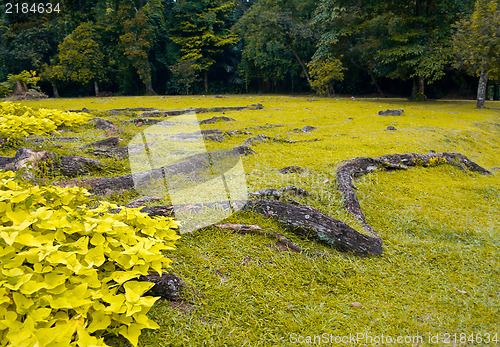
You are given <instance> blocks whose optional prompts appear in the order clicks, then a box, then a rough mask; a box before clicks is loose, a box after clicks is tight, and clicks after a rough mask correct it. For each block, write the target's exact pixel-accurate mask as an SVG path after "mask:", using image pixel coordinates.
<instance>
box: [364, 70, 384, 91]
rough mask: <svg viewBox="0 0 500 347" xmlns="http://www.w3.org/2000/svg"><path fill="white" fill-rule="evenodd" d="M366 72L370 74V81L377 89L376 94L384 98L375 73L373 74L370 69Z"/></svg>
mask: <svg viewBox="0 0 500 347" xmlns="http://www.w3.org/2000/svg"><path fill="white" fill-rule="evenodd" d="M368 73H369V74H370V78H371V79H372V83H373V84H374V85H375V87H376V88H377V91H378V94H379V95H380V97H381V98H385V95H384V92H383V91H382V89H381V88H380V86H379V84H378V82H377V77H375V75H374V74H373V72H372V71H371V70H368Z"/></svg>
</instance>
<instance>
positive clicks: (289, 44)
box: [287, 39, 312, 89]
mask: <svg viewBox="0 0 500 347" xmlns="http://www.w3.org/2000/svg"><path fill="white" fill-rule="evenodd" d="M287 43H288V47H289V48H290V50H291V51H292V53H293V55H294V56H295V58H296V59H297V61H298V62H299V64H300V66H301V67H302V71H303V72H304V75H305V76H306V80H307V84H309V87H310V88H311V89H312V87H311V78H310V76H309V72H308V71H307V68H306V66H305V64H304V62H303V61H302V59H300V57H299V55H298V54H297V51H296V50H295V47H294V46H293V42H292V41H291V39H289V40H287Z"/></svg>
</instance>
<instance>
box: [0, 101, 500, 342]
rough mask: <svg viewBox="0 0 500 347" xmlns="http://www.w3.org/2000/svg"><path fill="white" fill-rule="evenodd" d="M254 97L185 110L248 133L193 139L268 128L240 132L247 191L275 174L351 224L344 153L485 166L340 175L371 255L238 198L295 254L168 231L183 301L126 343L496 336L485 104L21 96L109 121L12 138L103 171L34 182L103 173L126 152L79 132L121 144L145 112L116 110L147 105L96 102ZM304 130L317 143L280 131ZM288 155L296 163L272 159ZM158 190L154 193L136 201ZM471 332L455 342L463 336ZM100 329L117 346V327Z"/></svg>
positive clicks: (120, 163) (120, 168)
mask: <svg viewBox="0 0 500 347" xmlns="http://www.w3.org/2000/svg"><path fill="white" fill-rule="evenodd" d="M258 103H260V104H262V105H263V108H262V109H259V110H252V109H247V110H242V111H227V112H225V114H224V115H223V114H221V113H213V112H208V113H200V114H198V119H199V120H205V119H210V118H212V117H214V116H216V117H220V116H225V117H229V118H232V119H234V120H235V121H231V122H216V123H214V124H206V125H202V126H201V127H202V129H203V130H214V129H219V130H222V131H233V130H240V131H246V132H249V133H251V134H245V133H238V134H234V135H232V136H227V135H225V136H224V140H221V141H220V142H218V141H208V140H207V141H206V146H207V148H208V149H209V150H213V151H215V150H220V149H232V148H235V147H237V146H240V145H241V144H242V143H243V142H244V141H245V140H247V139H249V138H252V137H255V136H258V135H265V136H268V137H270V138H272V139H275V140H271V141H262V142H255V143H254V144H252V145H251V146H250V147H251V148H252V150H254V151H255V154H253V155H248V156H243V157H242V160H243V164H244V166H245V171H246V178H247V184H248V190H249V191H251V192H253V191H257V190H261V189H267V188H280V187H285V186H290V185H294V186H297V187H299V188H303V189H306V190H307V191H308V192H309V193H310V196H299V197H296V196H293V199H294V200H296V201H297V202H298V203H300V204H304V205H308V206H311V207H314V208H316V209H318V210H319V211H321V212H323V213H325V214H326V215H328V216H331V217H333V218H336V219H338V220H341V221H343V222H345V223H346V224H348V225H350V226H351V227H353V228H355V229H356V230H358V231H360V232H363V228H362V224H361V223H360V221H358V220H357V219H356V218H354V217H353V216H352V215H350V214H349V213H347V212H346V211H345V210H344V209H343V201H342V196H341V194H340V193H339V192H338V190H337V187H336V185H335V174H336V171H337V168H338V167H339V164H340V162H342V161H344V160H347V159H351V158H356V157H377V156H383V155H387V154H393V153H408V152H414V153H429V152H430V151H434V152H438V153H439V152H453V153H461V154H463V155H466V156H467V157H468V158H469V159H470V160H472V161H474V162H475V163H477V164H479V165H481V166H482V167H484V168H486V169H488V170H489V171H491V173H492V174H491V175H481V174H479V173H475V172H471V171H468V170H461V169H460V168H458V167H455V166H450V165H440V164H442V163H439V162H436V163H435V164H436V165H435V166H433V165H432V166H428V167H414V168H411V169H408V170H397V171H389V172H385V171H380V172H373V173H370V174H368V175H364V176H362V177H361V178H359V179H357V180H354V184H355V185H356V187H357V188H358V190H357V195H358V199H359V200H360V205H361V209H362V210H363V213H364V215H365V217H366V220H367V222H368V224H370V225H371V226H372V227H373V229H374V230H375V231H376V232H377V233H378V234H380V235H381V237H382V240H383V247H384V253H383V254H382V255H380V256H376V257H359V256H355V255H352V254H350V253H345V252H339V251H338V250H336V249H333V248H331V247H329V246H327V245H324V244H322V243H319V242H317V241H316V240H313V239H311V238H307V237H301V236H299V235H296V234H295V233H294V232H293V231H292V230H287V229H283V228H282V227H281V226H280V225H279V224H278V223H277V222H276V221H274V220H272V219H268V218H264V217H262V216H260V215H256V214H254V213H251V212H247V211H244V212H238V213H236V214H235V215H233V216H231V217H230V218H228V219H227V220H225V221H224V222H225V223H239V224H251V225H259V226H260V227H262V228H263V229H264V230H266V231H269V232H276V233H280V234H282V235H284V236H286V237H287V238H288V239H289V240H291V241H293V242H294V243H295V244H297V245H299V246H300V247H301V248H302V249H303V250H304V252H302V253H299V252H291V251H290V250H289V249H287V248H286V247H283V246H282V244H280V243H276V240H275V239H273V238H272V237H269V236H266V235H260V234H254V233H245V234H241V233H238V232H234V231H229V230H226V229H221V228H218V227H216V226H211V227H206V228H203V229H201V230H198V231H196V232H194V234H192V235H191V234H183V235H182V237H181V239H180V240H178V241H177V242H176V246H177V248H176V249H175V250H171V251H169V252H168V253H167V255H168V257H169V258H170V259H171V260H172V266H173V270H172V271H173V272H175V273H176V274H177V275H179V276H180V277H182V278H183V279H184V280H185V282H186V291H185V293H184V300H182V301H174V302H171V301H166V300H160V301H157V302H156V303H155V304H154V306H153V307H152V308H151V310H150V312H149V314H148V316H149V317H150V319H152V320H153V321H155V322H156V324H158V326H159V329H154V330H144V331H143V333H142V335H141V336H140V338H139V345H140V346H172V345H174V346H175V345H178V346H185V345H215V346H219V345H242V346H245V345H246V346H272V345H283V346H286V345H296V342H299V341H305V339H306V338H307V336H320V335H321V334H325V333H326V334H331V335H332V336H348V335H349V334H353V335H356V334H363V335H356V336H359V337H360V339H359V340H358V341H356V343H353V345H356V344H357V345H362V344H363V343H364V344H365V345H371V344H374V343H373V341H372V343H370V340H369V338H370V337H371V338H375V337H377V336H381V335H384V336H392V337H395V336H411V337H414V338H415V339H416V340H414V341H412V342H411V343H408V344H407V345H411V344H412V343H420V344H423V345H426V344H429V341H430V340H429V339H430V338H432V337H435V336H436V334H440V335H439V339H440V340H439V342H440V343H441V344H444V343H445V340H444V339H445V338H446V336H447V335H446V334H449V336H453V334H457V335H456V336H457V338H458V339H460V338H461V335H460V334H467V337H468V338H469V337H470V336H471V334H481V336H483V337H485V336H487V334H490V335H489V336H490V339H492V338H493V337H494V336H497V338H500V336H498V335H495V334H500V331H499V325H498V322H499V321H500V304H499V302H500V300H499V299H500V284H499V283H500V273H499V272H500V271H499V269H500V257H499V252H498V248H499V246H500V223H499V221H498V218H497V216H498V215H499V214H500V203H499V198H500V195H499V193H500V178H499V175H498V167H500V156H499V135H500V125H499V123H500V105H499V104H498V103H495V102H492V103H490V104H489V108H488V109H482V110H478V109H475V108H474V107H475V105H474V104H473V103H472V102H468V101H432V102H422V103H417V102H407V101H405V100H401V99H357V100H353V99H350V98H339V99H332V98H318V97H310V96H308V97H305V96H304V97H303V96H300V97H285V96H225V97H223V98H214V97H213V96H197V97H160V96H157V97H111V98H99V99H98V98H82V99H71V100H69V99H58V100H42V101H26V102H23V105H26V106H29V107H47V108H55V109H59V110H82V109H83V108H86V109H89V110H92V111H91V112H92V117H97V118H100V119H103V120H107V121H111V122H113V123H114V125H115V126H116V127H115V128H108V129H99V128H96V126H95V124H93V123H92V122H91V123H88V124H85V125H82V126H80V127H68V128H64V129H62V130H59V134H58V135H55V137H53V139H52V140H51V141H46V142H36V141H33V140H32V139H31V137H30V138H27V139H23V140H22V142H21V143H20V144H19V145H18V146H25V147H29V148H31V149H33V150H48V151H49V150H50V151H53V152H57V153H58V154H59V155H61V156H63V155H79V156H85V157H88V158H91V159H96V160H99V161H101V163H102V164H103V167H102V169H100V170H97V171H89V172H87V173H83V174H81V175H78V176H77V177H76V179H75V177H72V178H71V181H70V177H65V176H61V175H52V176H44V180H40V181H39V182H38V183H40V184H42V185H48V184H61V183H63V182H64V184H69V183H71V182H73V184H78V181H79V180H85V179H89V178H95V177H118V176H122V175H126V174H127V173H130V168H129V165H128V160H127V158H126V156H124V157H122V156H118V155H111V156H106V157H103V156H102V154H101V155H100V154H99V151H97V152H96V151H93V150H92V149H91V147H85V145H88V144H90V143H91V142H94V141H96V140H102V139H105V138H107V137H110V136H116V137H119V138H120V139H122V140H123V141H120V146H125V145H126V144H127V142H128V141H130V139H132V138H133V136H135V135H136V134H138V133H140V132H141V131H142V130H143V129H144V128H145V127H146V126H147V124H142V125H141V124H139V123H133V122H129V121H130V120H131V119H133V118H138V117H140V118H147V117H143V116H142V115H140V113H141V112H134V111H123V112H117V113H106V112H104V111H106V110H110V109H125V108H135V107H144V108H153V109H158V110H178V109H184V108H188V107H204V108H212V107H230V106H247V105H251V104H258ZM387 109H403V110H404V112H403V114H402V115H400V116H380V115H378V113H379V111H384V110H387ZM149 118H154V117H149ZM162 119H163V118H162ZM276 125H279V126H276ZM306 126H310V127H314V128H316V129H310V128H309V129H308V128H304V127H306ZM302 129H305V130H302ZM390 129H392V130H390ZM50 136H52V135H50ZM37 137H38V136H37ZM64 138H68V139H69V138H71V139H72V140H71V141H65V139H64ZM261 139H262V137H261ZM316 139H318V140H319V141H313V142H295V143H292V142H286V141H282V140H290V141H308V140H311V141H312V140H316ZM18 146H17V147H18ZM17 147H4V148H2V154H1V155H2V156H5V157H12V156H13V155H14V153H15V152H16V149H17ZM289 166H296V167H300V168H303V170H297V171H296V172H290V173H280V172H279V171H278V170H280V169H283V168H285V167H289ZM138 197H140V196H139V195H138V194H137V193H136V192H134V191H132V190H129V191H124V192H120V191H113V192H104V193H103V194H102V195H101V196H100V199H101V200H107V201H109V202H111V203H115V204H119V205H125V204H127V203H129V202H130V201H132V200H135V199H136V198H138ZM167 203H168V202H166V201H162V200H160V201H156V202H149V203H147V205H149V206H153V205H155V204H158V205H165V204H167ZM3 242H5V241H3ZM321 336H324V335H321ZM477 336H478V335H474V337H473V339H469V340H466V341H463V340H462V341H460V340H459V341H458V342H457V344H458V343H460V344H461V345H476V344H477V343H476V342H477V340H476V337H477ZM301 338H302V339H301ZM418 338H421V340H418ZM451 339H452V338H451ZM107 342H108V343H109V344H111V345H117V346H119V345H122V344H123V341H122V340H116V339H115V340H109V341H107ZM452 342H453V340H452ZM492 343H493V344H497V343H498V342H494V341H491V342H490V345H491V344H492ZM382 345H384V344H383V343H382Z"/></svg>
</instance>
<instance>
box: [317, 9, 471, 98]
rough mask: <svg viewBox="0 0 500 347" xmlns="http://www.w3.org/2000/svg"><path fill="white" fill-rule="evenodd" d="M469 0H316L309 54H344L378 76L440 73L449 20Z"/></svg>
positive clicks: (419, 84) (447, 50)
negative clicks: (314, 43) (313, 45)
mask: <svg viewBox="0 0 500 347" xmlns="http://www.w3.org/2000/svg"><path fill="white" fill-rule="evenodd" d="M470 2H471V1H470V0H462V1H452V0H442V1H434V0H415V1H410V2H408V1H405V0H394V1H382V0H369V1H363V2H358V1H356V2H353V1H347V0H335V1H332V0H321V2H320V4H319V5H318V8H317V10H316V13H315V18H314V20H313V24H315V27H316V28H317V29H318V30H319V32H320V34H321V37H320V40H319V44H318V50H317V52H316V53H315V57H314V59H321V57H322V56H328V55H329V54H331V55H333V56H337V57H338V55H339V54H344V56H345V59H350V60H352V61H353V62H354V64H355V65H359V66H363V67H364V68H366V69H368V70H369V71H372V72H373V73H375V74H376V75H378V76H383V77H388V78H392V79H402V80H405V79H409V78H413V79H414V80H415V81H416V84H415V88H414V92H413V94H414V96H415V95H418V96H419V97H424V81H427V82H433V81H436V80H438V79H440V78H441V77H443V76H444V74H445V71H446V68H447V67H448V66H450V65H451V63H452V59H453V54H452V53H453V50H452V33H453V31H452V24H453V23H454V22H455V21H456V20H457V19H458V18H459V15H461V14H462V13H463V12H466V11H467V9H468V8H470Z"/></svg>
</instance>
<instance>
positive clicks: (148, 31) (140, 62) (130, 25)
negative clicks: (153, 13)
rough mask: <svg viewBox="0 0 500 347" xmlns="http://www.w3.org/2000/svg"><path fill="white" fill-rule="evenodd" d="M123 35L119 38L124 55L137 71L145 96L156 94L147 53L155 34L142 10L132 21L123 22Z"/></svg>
mask: <svg viewBox="0 0 500 347" xmlns="http://www.w3.org/2000/svg"><path fill="white" fill-rule="evenodd" d="M124 27H125V34H123V35H121V36H120V41H121V44H122V45H123V50H124V51H125V55H126V56H127V58H128V59H129V60H130V62H131V63H132V65H133V66H134V67H135V69H136V70H137V73H138V75H139V77H140V78H141V81H142V82H143V83H144V85H145V86H146V94H148V95H154V94H156V93H155V91H154V90H153V85H152V82H151V66H150V63H149V59H148V53H149V50H150V49H151V47H152V46H153V42H154V38H155V34H154V32H153V28H152V27H151V25H149V23H148V18H147V17H146V16H145V15H144V13H143V11H142V9H141V10H139V11H138V12H137V13H136V14H135V16H134V17H133V18H132V19H129V20H127V21H125V24H124Z"/></svg>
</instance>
